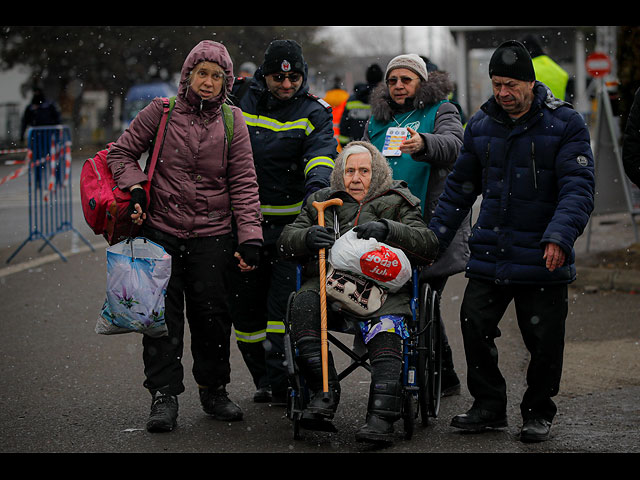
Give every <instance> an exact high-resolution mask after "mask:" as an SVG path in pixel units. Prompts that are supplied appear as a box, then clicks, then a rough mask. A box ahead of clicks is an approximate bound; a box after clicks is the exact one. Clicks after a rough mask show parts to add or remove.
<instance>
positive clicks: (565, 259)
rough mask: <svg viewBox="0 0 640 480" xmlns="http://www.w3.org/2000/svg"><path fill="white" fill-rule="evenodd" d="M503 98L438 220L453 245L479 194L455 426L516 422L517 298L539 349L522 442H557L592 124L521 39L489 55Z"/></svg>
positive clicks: (474, 125)
mask: <svg viewBox="0 0 640 480" xmlns="http://www.w3.org/2000/svg"><path fill="white" fill-rule="evenodd" d="M489 77H490V79H491V85H492V87H493V97H491V98H489V100H488V101H487V102H485V103H484V104H483V105H482V106H481V107H480V110H479V111H478V112H477V113H475V114H474V115H473V117H472V118H471V119H470V120H469V123H468V124H467V127H466V129H465V135H464V144H463V146H462V150H461V152H460V156H459V157H458V159H457V161H456V163H455V165H454V168H453V171H452V172H451V174H450V175H449V176H448V178H447V181H446V183H445V188H444V192H443V194H442V195H441V197H440V200H439V202H438V206H437V207H436V211H435V214H434V215H433V217H432V219H431V222H430V224H429V226H430V228H431V229H432V230H433V232H434V233H435V234H436V235H437V236H438V239H439V240H440V251H441V252H442V251H443V250H445V249H446V248H447V245H448V244H449V243H450V242H451V240H452V239H453V237H454V235H455V232H456V231H457V229H458V226H459V225H460V223H461V222H462V221H463V219H464V218H465V217H466V215H467V214H468V212H469V211H470V210H471V208H472V206H473V204H474V203H475V201H476V199H477V197H478V196H480V195H482V203H481V205H480V211H479V214H478V219H477V222H476V223H475V225H474V226H473V230H472V235H471V237H470V239H469V246H470V249H471V258H470V260H469V262H468V264H467V268H466V276H467V278H468V283H467V286H466V289H465V292H464V298H463V301H462V306H461V310H460V323H461V326H462V336H463V340H464V349H465V356H466V360H467V386H468V388H469V393H470V394H471V396H472V397H473V404H472V405H471V408H470V409H469V410H468V411H467V412H466V413H463V414H460V415H456V416H455V417H454V418H453V419H452V421H451V425H452V426H453V427H456V428H460V429H464V430H470V431H483V430H486V429H492V428H503V427H506V426H507V413H506V408H507V393H506V388H507V387H506V381H505V379H504V377H503V376H502V374H501V373H500V369H499V367H498V352H497V348H496V344H495V338H496V337H499V336H500V330H499V329H498V323H499V322H500V320H501V318H502V317H503V315H504V313H505V311H506V309H507V307H508V305H509V304H510V303H511V302H512V301H513V302H514V303H515V310H516V316H517V321H518V326H519V327H520V331H521V333H522V337H523V340H524V344H525V345H526V348H527V350H528V351H529V353H530V362H529V366H528V369H527V388H526V391H525V393H524V396H523V398H522V402H521V404H520V412H521V415H522V419H523V425H522V428H521V431H520V440H521V441H523V442H538V441H544V440H546V439H548V438H549V435H550V429H551V423H552V421H553V418H554V416H555V414H556V411H557V407H556V405H555V403H554V402H553V400H552V397H553V396H555V395H556V394H557V393H558V390H559V387H560V378H561V374H562V360H563V350H564V332H565V321H566V317H567V313H568V298H567V290H568V288H567V285H568V284H569V283H571V282H572V281H573V280H574V279H575V277H576V267H575V252H574V243H575V241H576V239H577V238H578V236H580V235H581V234H582V232H583V231H584V228H585V226H586V225H587V223H588V221H589V216H590V215H591V212H592V211H593V205H594V191H595V174H594V161H593V153H592V151H591V146H590V136H589V129H588V127H587V125H586V124H585V121H584V119H583V118H582V116H581V115H580V113H578V112H577V111H575V110H574V109H573V107H572V106H571V105H570V104H568V103H566V102H563V101H561V100H558V99H556V98H554V97H553V96H550V95H549V91H548V89H547V87H546V86H545V85H544V84H542V83H541V82H538V81H536V76H535V71H534V68H533V63H532V61H531V57H530V55H529V53H528V52H527V49H526V48H525V47H524V45H522V44H521V43H520V42H517V41H515V40H510V41H507V42H504V43H503V44H501V45H500V46H499V47H498V48H497V49H496V50H495V51H494V53H493V55H492V57H491V60H490V62H489Z"/></svg>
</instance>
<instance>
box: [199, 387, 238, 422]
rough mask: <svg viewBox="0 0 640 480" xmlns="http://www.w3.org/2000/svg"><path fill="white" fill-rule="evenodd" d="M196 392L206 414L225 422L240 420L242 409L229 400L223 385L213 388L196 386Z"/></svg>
mask: <svg viewBox="0 0 640 480" xmlns="http://www.w3.org/2000/svg"><path fill="white" fill-rule="evenodd" d="M198 393H199V394H200V403H201V404H202V409H203V410H204V413H206V414H207V415H211V416H212V417H214V418H215V419H216V420H222V421H225V422H233V421H237V420H242V410H241V409H240V407H239V406H238V405H236V404H235V403H233V402H232V401H231V400H229V394H228V393H227V390H226V388H225V387H224V385H223V386H221V387H218V388H217V389H215V390H213V389H211V388H208V387H202V386H198Z"/></svg>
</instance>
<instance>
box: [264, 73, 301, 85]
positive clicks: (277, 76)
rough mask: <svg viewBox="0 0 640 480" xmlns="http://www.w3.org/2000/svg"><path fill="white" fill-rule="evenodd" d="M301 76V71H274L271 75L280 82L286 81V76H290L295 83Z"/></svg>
mask: <svg viewBox="0 0 640 480" xmlns="http://www.w3.org/2000/svg"><path fill="white" fill-rule="evenodd" d="M301 76H302V75H301V74H300V73H274V74H273V75H271V78H273V79H274V80H275V81H276V82H278V83H282V82H284V79H285V78H288V79H289V81H290V82H291V83H295V82H297V81H298V80H300V77H301Z"/></svg>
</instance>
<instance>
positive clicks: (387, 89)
mask: <svg viewBox="0 0 640 480" xmlns="http://www.w3.org/2000/svg"><path fill="white" fill-rule="evenodd" d="M452 89H453V84H452V82H451V80H450V79H449V75H448V74H447V73H446V72H441V71H435V70H434V71H432V72H428V70H427V65H426V63H425V62H424V60H423V59H422V58H421V57H420V56H418V55H416V54H406V55H399V56H397V57H395V58H393V59H392V60H391V61H390V62H389V64H388V65H387V68H386V71H385V74H384V83H381V84H380V85H379V86H378V87H377V88H376V89H375V90H374V91H373V93H372V95H371V118H370V120H369V121H368V123H367V127H366V130H365V139H366V140H368V141H371V142H372V143H373V144H374V145H375V146H376V148H378V150H380V151H381V152H382V153H383V154H385V142H387V141H388V138H389V135H390V132H391V131H392V130H394V129H395V128H396V127H406V129H407V130H408V132H409V138H408V139H407V140H406V141H405V142H404V143H403V145H402V146H400V150H399V151H396V152H389V153H388V154H387V155H388V156H387V160H388V161H389V164H390V165H391V168H392V169H393V176H394V178H395V179H397V180H404V181H405V182H407V184H408V186H409V190H411V192H412V193H413V194H414V195H415V196H416V197H418V198H419V199H420V204H421V206H422V209H423V215H424V218H425V221H426V222H427V223H428V222H429V220H430V219H431V216H432V215H433V212H434V210H435V207H436V205H437V202H438V197H439V196H440V194H441V193H442V190H443V188H444V182H445V180H446V178H447V175H448V174H449V172H450V171H451V169H452V168H453V164H454V162H455V160H456V158H457V156H458V152H459V151H460V146H461V145H462V137H463V129H462V123H461V121H460V114H459V111H458V109H457V107H456V106H455V105H454V104H453V103H452V102H450V101H449V100H448V97H449V95H450V94H451V92H452ZM394 154H395V155H394ZM470 229H471V226H470V215H469V218H467V219H466V220H465V222H463V225H462V227H461V228H460V229H459V232H458V233H457V235H456V239H455V241H454V242H452V245H451V247H450V248H449V249H448V251H447V254H446V255H445V256H443V258H441V259H439V260H438V261H437V262H436V263H434V264H433V265H432V266H430V267H429V268H425V269H423V270H422V273H421V280H424V281H428V282H429V283H430V284H431V286H432V288H433V289H434V290H436V291H437V292H438V293H439V294H440V296H442V292H443V290H444V287H445V285H446V282H447V280H448V278H449V276H451V275H453V274H456V273H459V272H461V271H463V270H464V267H465V264H466V262H467V260H468V258H469V248H468V245H467V243H468V238H469V234H470ZM442 331H443V358H442V381H441V386H442V394H443V395H444V396H447V395H454V394H457V393H459V392H460V380H459V378H458V375H457V374H456V372H455V368H454V364H453V353H452V351H451V347H450V346H449V342H448V339H447V336H446V333H445V329H444V322H442Z"/></svg>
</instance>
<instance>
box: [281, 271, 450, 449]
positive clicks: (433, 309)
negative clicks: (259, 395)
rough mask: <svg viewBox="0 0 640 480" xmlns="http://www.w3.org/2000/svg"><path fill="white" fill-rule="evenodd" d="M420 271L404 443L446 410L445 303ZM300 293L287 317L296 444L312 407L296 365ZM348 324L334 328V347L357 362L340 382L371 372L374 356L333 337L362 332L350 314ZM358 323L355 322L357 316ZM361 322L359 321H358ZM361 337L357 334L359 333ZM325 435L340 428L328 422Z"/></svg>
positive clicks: (408, 347) (407, 344) (408, 343)
mask: <svg viewBox="0 0 640 480" xmlns="http://www.w3.org/2000/svg"><path fill="white" fill-rule="evenodd" d="M300 277H301V267H300V266H298V274H297V289H296V291H297V290H298V289H299V288H300ZM419 278H420V271H419V270H418V269H416V268H414V269H413V271H412V279H411V284H412V298H411V311H412V316H411V318H410V319H409V320H407V325H406V327H407V330H408V333H409V336H408V337H407V338H405V339H404V340H403V343H402V348H403V355H402V356H403V361H402V384H403V390H402V412H401V419H402V420H403V425H404V438H405V439H406V440H410V439H411V437H412V436H413V433H414V430H415V425H416V422H417V421H418V419H420V420H421V423H422V425H423V426H427V425H428V423H429V418H436V417H437V416H438V411H439V409H440V393H441V372H442V329H441V320H440V307H439V305H440V302H439V298H438V292H437V291H435V290H433V289H432V288H431V286H430V285H429V284H428V283H426V282H422V283H421V282H420V281H419ZM295 294H296V292H292V293H291V295H290V296H289V301H288V305H287V314H286V318H285V335H284V347H285V361H286V365H287V372H288V378H289V388H288V395H287V406H286V416H287V418H288V419H289V420H291V421H292V423H293V437H294V439H296V440H297V439H300V438H302V431H303V430H304V429H305V427H304V426H305V420H306V418H305V407H306V405H307V404H308V403H309V399H310V394H309V390H308V389H307V388H306V386H305V381H304V377H303V376H302V375H301V373H300V371H299V368H298V366H297V364H296V357H297V354H298V352H297V348H296V345H295V342H294V341H293V338H292V335H291V325H290V310H291V304H292V301H293V298H294V296H295ZM344 317H345V318H344V321H343V322H342V323H343V325H342V326H341V327H339V328H336V326H335V325H331V326H329V329H328V332H327V340H328V344H329V345H330V346H331V345H333V346H335V347H336V348H337V349H338V350H339V351H341V352H343V353H344V354H345V355H347V356H348V357H349V358H350V359H351V363H350V364H349V365H348V366H347V367H346V368H344V369H343V370H342V371H339V372H338V380H339V381H342V380H343V379H344V378H346V377H347V376H348V375H350V374H351V373H352V372H354V371H355V370H356V369H358V368H364V369H366V370H367V371H369V372H370V371H371V366H370V364H369V361H368V353H367V352H366V351H365V352H364V354H362V355H361V354H358V353H356V352H355V350H354V349H352V348H350V347H348V346H346V345H345V344H344V343H343V342H341V341H340V340H339V339H338V338H336V336H335V335H334V334H333V333H332V332H335V333H348V334H351V333H356V330H355V327H356V324H355V322H354V321H350V319H349V318H348V316H347V315H346V314H345V315H344ZM352 318H353V317H352ZM353 320H355V318H353ZM356 334H357V333H356ZM324 424H325V425H326V428H325V429H324V431H327V432H335V431H336V429H335V427H334V426H333V424H332V423H331V422H329V421H326V422H324ZM313 425H314V427H313V428H312V429H313V430H315V431H318V430H320V431H322V430H323V427H322V426H321V425H320V426H319V425H318V422H316V423H314V424H313Z"/></svg>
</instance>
